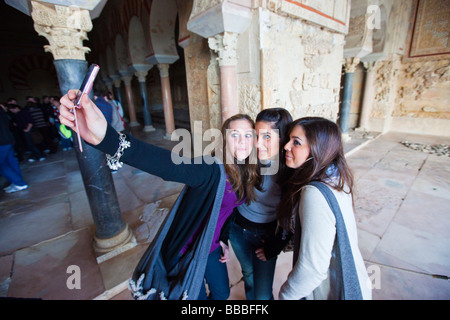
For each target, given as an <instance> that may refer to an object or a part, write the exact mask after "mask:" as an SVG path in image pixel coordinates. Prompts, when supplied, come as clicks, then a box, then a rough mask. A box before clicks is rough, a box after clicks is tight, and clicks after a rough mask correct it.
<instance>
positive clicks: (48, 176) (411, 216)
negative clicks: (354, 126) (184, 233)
mask: <svg viewBox="0 0 450 320" xmlns="http://www.w3.org/2000/svg"><path fill="white" fill-rule="evenodd" d="M162 134H163V131H162V130H161V129H158V131H157V132H156V133H151V134H145V135H144V134H141V136H140V138H142V139H145V140H147V141H150V142H153V143H155V144H160V145H162V146H163V147H167V148H170V147H171V146H173V145H174V144H175V143H173V142H169V141H165V140H162V139H161V137H162ZM403 140H409V141H410V142H419V143H425V144H447V145H448V144H450V138H442V137H432V136H420V135H409V134H402V133H394V132H390V133H387V134H385V135H382V136H378V137H377V138H375V139H373V140H371V141H368V140H367V137H362V136H360V137H356V138H354V139H352V141H350V143H348V144H347V145H346V151H347V158H348V161H349V163H350V165H351V167H352V169H353V170H354V173H355V180H356V191H355V210H356V220H357V223H358V228H359V230H358V232H359V241H360V242H359V246H360V248H361V251H362V254H363V257H364V259H365V261H366V263H367V267H368V272H369V274H370V276H371V279H372V285H373V286H375V289H374V291H373V297H374V299H450V281H449V279H448V276H450V251H449V249H448V248H450V210H449V208H450V184H449V181H450V157H438V156H436V155H430V154H426V153H422V152H420V151H414V150H411V149H409V148H407V147H405V146H404V145H402V144H401V143H400V142H401V141H403ZM361 144H363V145H362V146H360V145H361ZM357 146H360V147H357ZM355 147H357V148H355ZM353 148H355V149H353ZM21 167H22V171H23V175H24V178H25V180H26V181H27V182H28V183H29V184H30V188H29V189H28V190H26V191H22V192H19V193H15V194H6V193H5V192H1V193H0V297H20V298H42V299H94V298H98V299H131V297H130V294H129V292H128V290H126V282H127V280H128V279H129V277H130V276H131V273H132V272H133V269H134V267H135V265H136V263H137V261H138V260H139V258H140V256H141V255H142V253H143V251H144V250H145V249H146V247H147V245H148V242H149V241H151V239H152V238H153V236H154V234H155V232H156V230H157V229H158V226H159V225H160V223H161V221H162V220H163V218H164V216H165V214H166V212H167V209H168V208H170V206H171V204H172V203H173V202H174V200H175V199H176V196H177V195H178V193H179V192H180V190H181V188H182V186H181V185H180V184H177V183H171V182H165V181H163V180H161V179H160V178H157V177H155V176H151V175H149V174H146V173H144V172H141V171H139V170H136V169H134V168H132V167H129V166H125V167H124V168H122V169H121V170H119V171H118V172H117V173H115V174H114V175H113V177H114V182H115V187H116V191H117V195H118V199H119V204H120V207H121V210H122V213H123V217H124V220H125V221H126V222H127V223H128V224H129V226H130V227H131V229H132V230H133V232H134V234H135V237H136V241H135V242H134V243H132V244H131V248H129V249H128V250H126V251H125V252H122V253H116V255H104V256H97V255H96V253H95V252H94V250H93V247H92V235H93V221H92V218H91V215H90V209H89V205H88V202H87V197H86V194H85V192H84V187H83V183H82V179H81V175H80V173H79V171H78V163H77V160H76V157H75V155H74V151H73V150H72V151H66V152H62V151H61V152H58V153H57V154H54V155H50V156H49V157H48V158H47V160H45V161H43V162H39V163H32V164H30V163H23V164H22V165H21ZM4 186H6V181H5V180H4V179H0V187H4ZM291 259H292V256H291V254H290V253H283V254H281V255H280V257H279V259H278V263H277V270H276V277H275V282H274V295H275V296H277V294H278V290H279V287H280V285H281V284H282V282H283V281H284V279H285V278H286V276H287V274H288V272H289V270H290V267H291V263H292V262H291ZM74 266H75V267H74ZM74 268H75V269H74ZM228 268H229V274H230V282H231V285H232V290H231V292H232V294H231V299H244V298H245V295H244V288H243V282H242V281H241V273H240V267H239V264H238V262H237V261H236V260H235V259H234V258H232V261H231V262H230V263H229V264H228ZM77 273H78V274H79V275H80V276H81V282H80V288H79V289H78V288H77V286H76V284H77V283H76V281H75V280H74V279H75V278H74V276H75V275H77ZM70 288H71V289H70Z"/></svg>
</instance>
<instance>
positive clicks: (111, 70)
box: [104, 46, 118, 75]
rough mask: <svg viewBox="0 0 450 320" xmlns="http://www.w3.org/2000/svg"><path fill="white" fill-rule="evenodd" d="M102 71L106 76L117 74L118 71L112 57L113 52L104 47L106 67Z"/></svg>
mask: <svg viewBox="0 0 450 320" xmlns="http://www.w3.org/2000/svg"><path fill="white" fill-rule="evenodd" d="M104 69H105V72H106V73H107V74H108V75H114V74H117V70H118V69H117V65H116V60H115V57H114V51H113V49H112V48H111V46H107V47H106V66H105V68H104Z"/></svg>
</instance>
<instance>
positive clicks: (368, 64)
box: [363, 61, 377, 72]
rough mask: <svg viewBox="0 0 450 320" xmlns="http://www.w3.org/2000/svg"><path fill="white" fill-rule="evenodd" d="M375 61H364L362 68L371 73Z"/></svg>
mask: <svg viewBox="0 0 450 320" xmlns="http://www.w3.org/2000/svg"><path fill="white" fill-rule="evenodd" d="M376 64H377V62H376V61H364V62H363V66H364V68H366V70H367V72H372V71H373V70H374V69H375V66H376Z"/></svg>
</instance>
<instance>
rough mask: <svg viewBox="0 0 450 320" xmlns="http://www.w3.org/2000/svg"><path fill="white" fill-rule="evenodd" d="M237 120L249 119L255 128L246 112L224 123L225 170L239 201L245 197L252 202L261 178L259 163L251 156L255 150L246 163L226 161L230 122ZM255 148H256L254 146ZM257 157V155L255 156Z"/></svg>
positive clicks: (248, 201) (246, 201)
mask: <svg viewBox="0 0 450 320" xmlns="http://www.w3.org/2000/svg"><path fill="white" fill-rule="evenodd" d="M236 120H247V121H248V122H249V123H250V124H251V125H252V128H253V129H255V123H254V122H253V120H252V119H251V118H250V117H249V116H248V115H246V114H241V113H240V114H236V115H234V116H232V117H230V118H228V119H227V120H225V122H224V123H223V125H222V137H223V152H224V154H223V157H222V158H223V159H224V163H225V171H226V173H227V175H228V180H229V181H230V183H231V185H232V186H233V190H234V192H235V193H236V196H237V198H238V202H241V201H242V200H243V199H244V198H245V203H246V204H250V202H251V201H253V200H255V199H256V194H255V188H257V189H260V184H261V178H260V176H259V174H258V165H257V164H256V161H252V159H251V157H252V156H253V157H255V156H254V150H253V151H252V153H253V154H251V155H250V156H249V157H247V159H245V161H244V163H231V164H229V163H226V162H227V161H226V160H225V154H226V147H227V141H226V139H227V138H226V137H227V135H226V133H227V129H229V128H230V124H231V122H233V121H236ZM253 149H254V148H253ZM255 158H256V157H255Z"/></svg>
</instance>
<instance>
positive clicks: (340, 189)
mask: <svg viewBox="0 0 450 320" xmlns="http://www.w3.org/2000/svg"><path fill="white" fill-rule="evenodd" d="M288 135H289V141H288V143H287V144H286V145H285V147H284V149H285V158H286V166H287V167H289V168H291V169H292V170H291V173H290V175H289V179H287V180H286V183H285V185H284V187H283V189H284V190H283V198H282V200H281V202H280V205H279V207H278V212H277V218H278V222H279V224H280V225H281V226H282V227H283V228H284V229H285V230H289V229H290V230H292V231H293V230H294V224H295V222H294V221H295V220H297V221H300V229H301V232H298V231H297V233H298V234H297V238H300V244H299V246H298V247H297V252H298V259H297V261H294V263H293V264H294V266H293V269H292V271H291V272H290V273H289V276H288V278H287V280H286V282H285V283H284V284H283V285H282V287H281V289H280V293H279V299H284V300H286V299H289V300H292V299H295V300H298V299H302V298H306V299H341V298H342V295H341V293H342V290H343V284H342V281H341V277H340V276H339V270H338V267H339V265H340V263H339V260H338V259H337V256H336V249H337V248H336V246H338V241H336V218H335V215H334V214H333V211H332V210H331V208H330V206H329V205H328V203H327V201H326V199H325V197H324V196H323V195H322V193H321V192H320V191H319V189H317V188H316V187H315V186H312V185H308V183H309V182H311V181H320V182H322V183H325V185H326V187H328V188H329V189H330V190H331V191H332V192H333V194H334V196H335V197H336V199H337V202H338V204H339V207H340V210H341V212H342V216H343V220H344V223H345V228H346V231H347V235H348V239H349V242H350V248H351V255H350V257H351V256H353V260H354V266H355V268H356V273H357V275H355V278H357V280H356V282H359V288H360V291H361V298H363V299H371V298H372V291H371V286H370V281H369V277H368V274H367V271H366V268H365V265H364V261H363V258H362V256H361V253H360V251H359V248H358V237H357V231H356V222H355V218H354V213H353V200H352V187H353V176H352V173H351V172H350V169H349V167H348V165H347V162H346V160H345V157H344V151H343V145H342V140H341V133H340V130H339V128H338V127H337V125H336V124H335V123H333V122H331V121H329V120H326V119H323V118H317V117H308V118H301V119H298V120H296V121H294V122H293V123H292V125H291V127H290V130H289V133H288ZM295 215H299V218H300V219H299V220H298V219H295V218H296V217H295ZM297 230H299V229H298V228H297ZM349 251H350V250H349ZM347 260H349V259H347ZM350 262H351V261H350ZM342 266H343V269H345V268H346V267H345V266H344V264H342ZM342 272H348V270H343V271H342Z"/></svg>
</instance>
